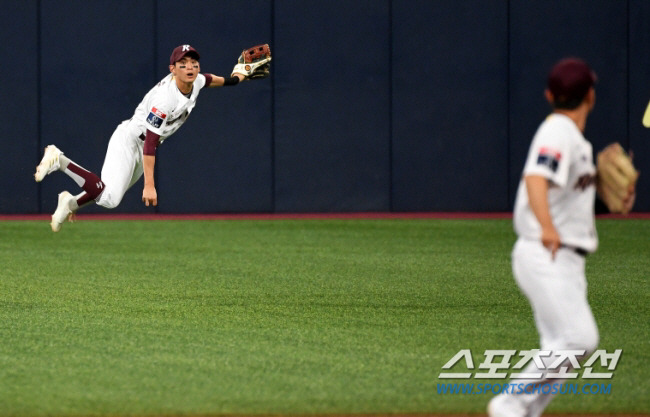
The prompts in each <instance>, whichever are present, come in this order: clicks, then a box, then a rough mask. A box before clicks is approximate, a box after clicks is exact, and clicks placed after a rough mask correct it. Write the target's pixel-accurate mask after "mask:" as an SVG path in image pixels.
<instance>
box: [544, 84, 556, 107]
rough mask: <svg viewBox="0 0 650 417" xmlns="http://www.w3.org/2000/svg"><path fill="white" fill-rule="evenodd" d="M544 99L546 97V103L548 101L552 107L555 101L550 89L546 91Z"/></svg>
mask: <svg viewBox="0 0 650 417" xmlns="http://www.w3.org/2000/svg"><path fill="white" fill-rule="evenodd" d="M544 97H546V101H548V102H549V104H550V105H551V106H552V105H553V102H554V101H555V99H554V98H553V93H551V90H549V89H548V88H547V89H546V90H544Z"/></svg>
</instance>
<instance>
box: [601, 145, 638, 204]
mask: <svg viewBox="0 0 650 417" xmlns="http://www.w3.org/2000/svg"><path fill="white" fill-rule="evenodd" d="M596 169H597V178H596V181H597V182H596V185H597V190H598V195H599V196H600V198H601V199H602V200H603V201H604V202H605V204H606V205H607V208H608V209H609V211H611V212H612V213H623V214H627V213H629V212H630V210H632V206H633V205H634V200H635V197H636V181H637V179H638V178H639V172H638V171H637V170H636V168H635V167H634V164H633V163H632V154H630V155H628V154H627V153H626V152H625V150H623V147H621V145H620V144H618V143H612V144H611V145H608V146H607V147H606V148H605V149H603V150H602V151H601V152H599V153H598V157H597V159H596Z"/></svg>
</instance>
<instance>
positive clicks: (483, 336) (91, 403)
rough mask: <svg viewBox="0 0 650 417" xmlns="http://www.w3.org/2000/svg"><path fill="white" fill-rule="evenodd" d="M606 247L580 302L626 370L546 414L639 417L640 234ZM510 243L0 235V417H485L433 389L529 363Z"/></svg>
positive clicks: (184, 230) (4, 230) (270, 228)
mask: <svg viewBox="0 0 650 417" xmlns="http://www.w3.org/2000/svg"><path fill="white" fill-rule="evenodd" d="M598 228H599V232H600V237H601V247H600V250H599V252H598V253H596V254H595V255H592V256H590V257H589V259H588V262H587V277H588V280H589V285H590V287H589V291H590V292H589V298H590V302H591V305H592V308H593V310H594V315H595V316H596V320H597V322H598V325H599V329H600V332H601V345H600V347H601V348H603V349H607V350H608V351H613V350H614V349H623V352H624V353H623V356H622V358H621V360H620V362H619V365H618V367H617V369H616V371H615V376H614V378H613V379H612V380H607V381H604V380H596V381H595V382H598V383H602V382H607V383H611V393H610V394H605V395H590V396H584V395H583V396H580V395H563V396H558V398H557V399H556V400H555V401H554V403H553V404H552V405H551V407H550V408H549V412H555V413H563V412H576V413H577V412H583V413H591V414H597V413H622V412H628V413H630V412H636V413H648V412H649V411H650V396H649V395H648V386H649V383H648V379H649V378H650V372H649V370H648V369H649V366H648V365H649V364H650V341H649V335H650V324H649V320H648V317H649V314H648V313H649V308H648V304H649V302H650V296H649V295H650V292H649V291H648V272H649V271H650V256H649V254H650V239H649V237H650V221H648V220H613V219H607V220H605V219H601V220H598ZM514 240H515V237H514V234H513V232H512V227H511V222H510V220H435V219H421V220H415V219H414V220H399V219H391V220H388V219H383V220H379V219H376V220H313V219H312V220H257V221H254V220H223V221H221V220H219V221H180V220H179V221H96V220H95V221H91V220H86V221H83V218H82V221H81V222H78V223H75V224H66V225H65V227H64V228H63V230H62V231H61V232H60V233H58V234H53V233H51V232H50V230H49V225H48V224H47V221H44V222H34V221H9V222H0V277H1V279H0V416H2V417H5V416H29V417H40V416H60V417H61V416H111V417H115V416H151V415H174V416H176V415H202V416H205V415H216V414H237V415H251V414H267V415H268V414H292V415H295V414H359V413H475V412H476V413H483V412H484V410H485V404H486V403H487V401H488V400H489V398H490V396H489V395H469V394H467V395H451V394H438V393H437V384H440V383H441V382H448V381H441V380H439V379H438V374H439V373H440V372H441V371H442V369H441V368H442V365H443V364H444V363H445V362H447V361H448V360H449V359H450V358H451V357H452V356H453V355H454V354H455V353H456V352H458V351H459V350H460V349H472V351H473V352H474V357H475V360H476V361H477V362H480V359H481V358H482V353H483V351H484V350H485V349H517V350H524V349H532V348H536V347H537V345H538V342H537V333H536V331H535V328H534V324H533V321H532V317H531V313H530V309H529V306H528V303H527V301H526V300H525V299H524V298H523V296H522V295H520V293H519V291H518V289H517V288H516V285H515V283H514V281H513V278H512V275H511V271H510V250H511V247H512V244H513V243H514ZM452 382H463V381H452ZM473 382H476V383H478V382H480V381H473ZM483 382H485V381H483ZM491 382H499V381H491ZM500 382H505V381H500ZM592 382H594V381H592Z"/></svg>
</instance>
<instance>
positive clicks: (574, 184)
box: [488, 58, 634, 417]
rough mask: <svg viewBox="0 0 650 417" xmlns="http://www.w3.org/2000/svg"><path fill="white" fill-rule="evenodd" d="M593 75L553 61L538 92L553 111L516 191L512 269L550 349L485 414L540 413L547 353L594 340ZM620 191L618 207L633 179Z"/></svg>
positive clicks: (527, 416) (574, 62) (629, 197)
mask: <svg viewBox="0 0 650 417" xmlns="http://www.w3.org/2000/svg"><path fill="white" fill-rule="evenodd" d="M595 82H596V75H595V73H594V72H593V71H592V70H591V69H590V68H589V66H588V65H587V64H586V63H585V62H584V61H582V60H580V59H575V58H568V59H564V60H561V61H560V62H558V63H557V64H556V65H555V66H554V67H553V68H552V69H551V72H550V74H549V77H548V86H547V89H546V91H545V96H546V99H547V100H548V102H549V103H550V104H551V106H552V108H553V112H552V114H551V115H550V116H548V118H546V120H545V121H544V122H543V123H542V124H541V126H540V127H539V129H538V130H537V132H536V134H535V136H534V138H533V141H532V144H531V145H530V149H529V152H528V157H527V159H526V164H525V166H524V171H523V175H522V179H521V181H520V184H519V189H518V191H517V197H516V201H515V209H514V227H515V231H516V233H517V236H518V239H517V242H516V243H515V246H514V249H513V251H512V269H513V273H514V276H515V280H516V282H517V284H518V286H519V288H520V289H521V291H522V292H523V293H524V294H525V295H526V297H527V298H528V300H529V302H530V304H531V307H532V310H533V316H534V319H535V324H536V326H537V330H538V332H539V335H540V342H541V350H542V351H550V352H551V355H550V356H548V357H542V360H543V362H544V366H543V369H538V367H537V366H536V364H535V363H534V362H533V361H531V363H530V364H529V365H528V367H527V368H526V369H524V370H523V371H522V372H523V373H537V374H539V375H542V376H541V377H540V378H531V379H517V380H513V381H511V384H512V385H513V386H517V387H526V388H527V389H525V390H524V392H521V390H519V389H517V390H514V393H513V392H512V391H509V392H502V393H501V394H499V395H498V396H496V397H494V398H493V399H492V400H491V401H490V403H489V404H488V413H489V415H490V417H537V416H540V415H541V414H542V412H543V411H544V409H545V408H546V406H547V405H548V404H549V402H550V401H551V400H552V399H553V396H554V394H553V393H552V392H551V393H548V394H544V393H543V392H542V391H543V390H540V389H535V387H538V388H539V387H540V386H541V385H543V384H558V385H556V388H557V387H558V386H559V384H562V383H563V380H562V379H546V378H545V372H559V371H560V367H559V366H556V367H555V368H554V369H551V368H550V365H551V363H553V362H556V360H557V358H558V356H557V355H555V354H554V353H553V352H557V351H559V350H568V349H574V350H581V351H584V355H582V357H583V358H584V357H587V356H588V355H590V354H591V353H592V352H594V351H595V350H596V347H597V346H598V339H599V335H598V328H597V326H596V321H595V320H594V317H593V315H592V313H591V309H590V307H589V303H588V302H587V282H586V278H585V258H586V256H587V254H589V253H592V252H595V251H596V248H597V247H598V237H597V234H596V228H595V214H594V206H595V204H594V203H595V197H596V190H597V188H598V190H599V191H600V190H601V188H602V187H601V185H602V184H601V182H602V183H603V184H604V182H603V181H602V178H601V177H600V175H597V168H596V166H595V165H594V162H593V151H592V146H591V143H590V142H589V141H587V140H586V139H585V137H584V136H583V132H584V130H585V126H586V123H587V116H588V115H589V113H590V112H591V111H592V109H593V108H594V105H595V103H596V93H595V90H594V84H595ZM606 151H607V149H606ZM598 173H599V174H600V164H599V167H598ZM626 190H627V191H624V192H623V194H624V195H623V198H622V199H621V202H620V205H621V207H619V208H618V209H617V210H618V211H620V212H627V211H629V210H630V209H631V208H632V205H633V204H634V190H633V186H632V187H631V189H629V190H628V189H626ZM540 356H541V355H540ZM568 365H569V364H568V363H566V361H565V362H564V363H562V364H561V366H568ZM540 371H541V372H540ZM546 391H548V390H545V392H546ZM556 392H557V391H556Z"/></svg>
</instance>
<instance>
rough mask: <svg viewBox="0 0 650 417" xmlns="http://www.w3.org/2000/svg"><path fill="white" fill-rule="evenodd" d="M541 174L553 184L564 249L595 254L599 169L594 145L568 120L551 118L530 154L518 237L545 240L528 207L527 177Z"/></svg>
mask: <svg viewBox="0 0 650 417" xmlns="http://www.w3.org/2000/svg"><path fill="white" fill-rule="evenodd" d="M527 175H540V176H542V177H545V178H547V179H548V180H550V181H551V183H552V184H551V185H550V187H549V191H548V200H549V208H550V212H551V218H552V219H553V225H554V226H555V228H556V230H557V232H558V234H559V235H560V241H561V242H562V244H565V245H569V246H574V247H579V248H582V249H585V250H587V251H589V252H594V251H595V250H596V248H597V247H598V236H597V234H596V227H595V215H594V202H595V198H596V186H595V179H596V168H595V166H594V162H593V150H592V146H591V143H589V141H587V140H586V139H585V138H584V136H583V135H582V133H581V132H580V130H579V129H578V127H577V126H576V124H575V123H574V122H573V121H572V120H571V119H570V118H568V117H567V116H565V115H562V114H558V113H554V114H551V115H550V116H549V117H548V118H547V119H546V120H545V121H544V122H543V123H542V124H541V125H540V127H539V129H538V130H537V133H535V136H534V138H533V141H532V143H531V145H530V149H529V151H528V158H527V159H526V165H525V166H524V172H523V175H522V179H521V181H520V183H519V188H518V190H517V197H516V200H515V209H514V219H513V220H514V226H515V231H516V232H517V235H519V236H520V237H524V238H529V239H540V237H541V233H542V232H541V231H542V229H541V226H540V224H539V222H538V221H537V218H536V217H535V215H534V214H533V212H532V210H531V208H530V204H529V202H528V193H527V191H526V184H525V183H524V181H523V178H524V177H525V176H527Z"/></svg>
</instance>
